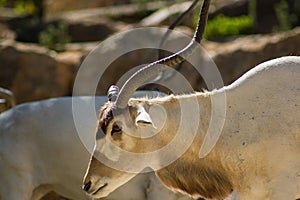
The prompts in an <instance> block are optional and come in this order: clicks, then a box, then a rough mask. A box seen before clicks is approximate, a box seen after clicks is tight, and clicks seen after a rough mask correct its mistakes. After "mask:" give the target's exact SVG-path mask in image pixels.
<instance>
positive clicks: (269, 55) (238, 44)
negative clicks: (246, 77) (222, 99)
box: [204, 27, 300, 85]
mask: <svg viewBox="0 0 300 200" xmlns="http://www.w3.org/2000/svg"><path fill="white" fill-rule="evenodd" d="M204 46H205V49H207V50H208V52H209V54H210V55H211V56H212V58H213V60H214V61H215V63H216V65H217V66H218V68H219V70H220V72H221V74H222V77H223V80H224V83H225V85H227V84H230V83H231V82H233V81H234V80H236V79H237V78H238V77H240V76H241V75H242V74H243V73H245V72H246V71H248V70H249V69H251V68H252V67H254V66H256V65H258V64H260V63H262V62H264V61H267V60H270V59H274V58H278V57H282V56H288V55H300V49H299V46H300V27H299V28H295V29H293V30H291V31H288V32H283V33H278V34H272V35H252V36H246V37H241V38H237V39H235V40H233V41H229V42H227V43H224V44H219V43H211V42H206V43H204Z"/></svg>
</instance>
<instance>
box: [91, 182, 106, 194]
mask: <svg viewBox="0 0 300 200" xmlns="http://www.w3.org/2000/svg"><path fill="white" fill-rule="evenodd" d="M107 185H108V184H107V183H104V184H103V185H102V186H101V187H99V188H98V189H97V190H96V191H95V192H93V193H92V194H91V195H93V196H94V195H96V194H97V193H98V192H100V191H101V190H102V189H103V188H105V187H106V186H107Z"/></svg>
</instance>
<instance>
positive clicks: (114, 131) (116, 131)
mask: <svg viewBox="0 0 300 200" xmlns="http://www.w3.org/2000/svg"><path fill="white" fill-rule="evenodd" d="M121 131H122V129H121V127H120V126H118V125H117V124H116V123H115V124H114V125H113V127H112V129H111V132H110V134H111V135H114V134H116V133H120V132H121Z"/></svg>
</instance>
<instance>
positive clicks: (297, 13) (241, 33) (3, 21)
mask: <svg viewBox="0 0 300 200" xmlns="http://www.w3.org/2000/svg"><path fill="white" fill-rule="evenodd" d="M191 3H192V1H187V0H88V1H87V0H76V1H75V0H0V87H4V88H7V89H9V90H11V91H12V92H13V93H14V94H15V97H16V100H17V103H23V102H29V101H35V100H41V99H47V98H50V97H60V96H70V95H72V87H73V83H74V79H75V77H76V72H77V70H78V68H79V66H80V64H81V63H82V61H83V60H84V58H85V57H86V56H87V55H88V53H89V52H90V51H92V50H93V49H94V48H95V47H96V46H97V44H99V42H101V41H103V40H105V39H106V38H108V37H110V36H111V35H112V34H115V33H118V32H121V31H125V30H130V29H132V28H136V27H168V26H169V25H170V24H171V23H172V22H173V21H174V20H175V19H176V18H177V17H178V16H179V15H180V13H182V12H184V11H185V10H186V9H187V8H188V7H189V5H190V4H191ZM199 6H200V5H198V8H196V9H195V10H194V11H192V12H191V13H190V14H189V15H188V16H186V17H185V19H184V20H183V21H182V23H180V24H179V26H178V27H176V29H177V30H179V31H181V32H184V33H185V34H188V35H190V36H192V35H193V31H194V29H195V26H196V22H197V20H198V14H199V13H198V12H199ZM299 25H300V0H212V5H211V9H210V14H209V21H208V24H207V29H206V34H205V40H204V41H203V43H202V45H203V47H204V48H205V50H207V52H208V54H209V56H210V57H211V58H212V59H213V60H214V62H215V63H216V64H217V66H218V68H219V70H220V72H221V75H222V77H223V80H224V84H225V85H227V84H230V83H231V82H233V81H234V80H236V79H237V78H238V77H239V76H241V75H242V74H243V73H244V72H246V71H247V70H249V69H251V68H252V67H253V66H255V65H257V64H259V63H261V62H263V61H266V60H269V59H272V58H276V57H280V56H285V55H300V28H299V27H298V26H299ZM171 39H172V38H171ZM175 39H176V38H173V40H175ZM156 59H157V50H144V51H142V50H141V51H138V52H133V53H131V54H130V55H124V56H122V57H121V58H119V59H117V60H116V61H115V62H113V63H112V64H111V66H110V67H109V70H108V71H107V72H106V74H105V76H104V79H103V80H100V82H99V87H98V91H97V94H98V95H105V94H106V91H107V89H108V87H109V86H110V85H111V84H113V83H115V82H116V81H117V80H118V78H119V77H120V76H121V75H122V74H123V73H125V72H126V71H128V70H129V69H130V68H131V67H133V66H135V65H138V64H143V63H148V62H151V61H154V60H156ZM98 67H101V65H100V64H99V66H98ZM180 71H181V73H183V74H184V75H186V76H187V77H188V79H189V80H190V82H191V84H192V86H193V87H194V89H196V90H200V89H202V87H203V86H202V83H201V81H202V80H201V77H198V75H197V73H192V72H193V68H192V67H191V66H188V65H187V66H184V67H182V68H181V69H180ZM274 81H275V82H276V80H274ZM82 95H84V92H82ZM44 199H48V200H50V199H58V197H57V196H56V195H55V194H50V195H48V196H47V197H45V198H44Z"/></svg>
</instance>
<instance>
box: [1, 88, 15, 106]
mask: <svg viewBox="0 0 300 200" xmlns="http://www.w3.org/2000/svg"><path fill="white" fill-rule="evenodd" d="M0 99H4V100H5V102H6V108H7V109H9V108H12V107H14V106H15V105H16V100H15V96H14V95H13V93H12V92H11V91H9V90H6V89H4V88H1V87H0Z"/></svg>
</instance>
